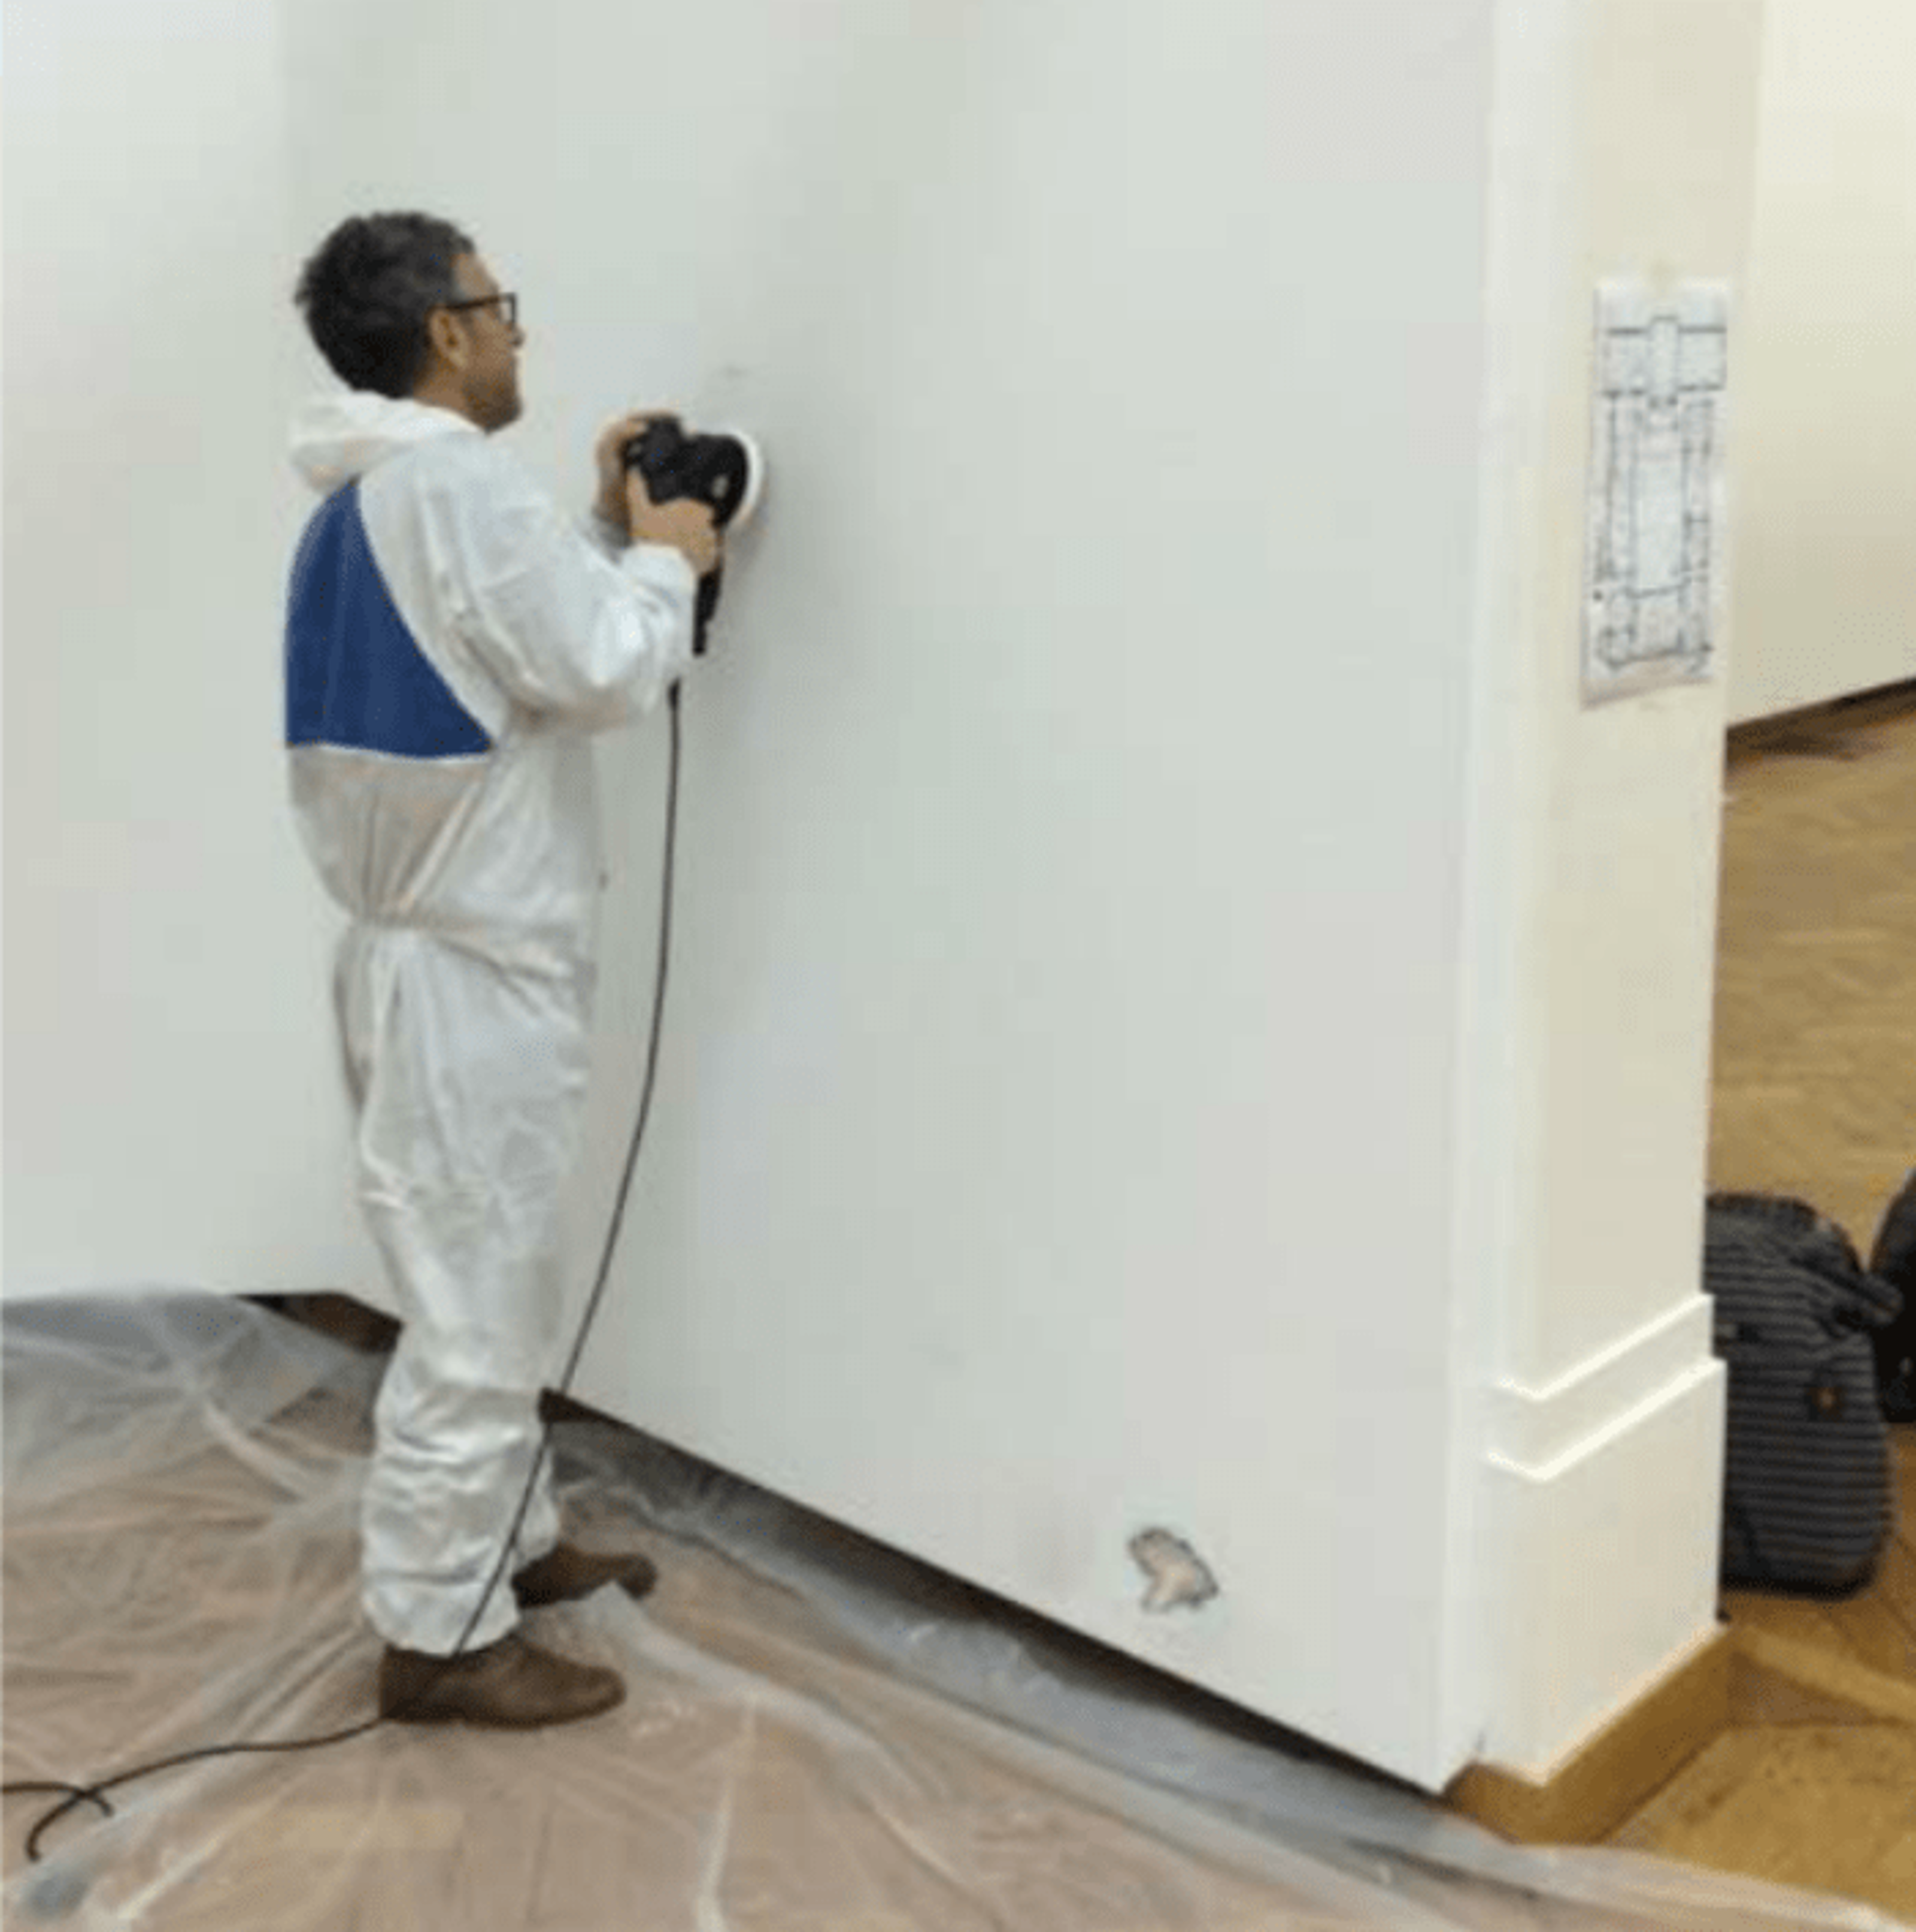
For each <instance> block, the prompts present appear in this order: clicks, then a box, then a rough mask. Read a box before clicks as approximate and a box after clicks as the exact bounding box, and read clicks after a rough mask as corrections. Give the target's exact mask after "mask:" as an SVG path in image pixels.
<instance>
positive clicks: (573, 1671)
mask: <svg viewBox="0 0 1916 1932" xmlns="http://www.w3.org/2000/svg"><path fill="white" fill-rule="evenodd" d="M624 1699H625V1685H624V1684H623V1683H622V1682H621V1681H620V1679H619V1676H618V1673H616V1671H611V1670H601V1668H600V1667H598V1665H596V1664H574V1662H573V1661H571V1658H565V1657H555V1656H554V1655H553V1653H552V1652H550V1651H549V1650H541V1649H539V1647H538V1645H537V1644H533V1643H527V1642H526V1640H525V1639H524V1638H523V1637H521V1636H520V1634H518V1632H517V1631H511V1632H509V1633H508V1634H507V1635H505V1636H504V1637H501V1638H500V1639H499V1641H498V1643H489V1644H487V1646H485V1648H484V1649H483V1650H471V1651H468V1652H466V1653H465V1655H463V1656H460V1657H452V1658H445V1657H434V1656H433V1655H430V1654H429V1653H428V1652H424V1651H418V1650H401V1649H399V1648H398V1646H397V1645H390V1646H388V1648H387V1650H386V1654H385V1656H384V1657H383V1658H381V1660H380V1661H379V1715H380V1716H381V1717H382V1718H391V1720H393V1721H394V1722H396V1723H398V1724H484V1725H487V1726H489V1727H493V1728H494V1729H497V1730H536V1729H537V1728H538V1727H539V1726H541V1725H542V1724H572V1723H574V1722H576V1721H577V1720H578V1719H580V1718H596V1717H598V1715H600V1714H601V1712H606V1711H610V1710H611V1709H613V1708H614V1707H615V1706H616V1705H618V1704H619V1703H622V1702H623V1701H624Z"/></svg>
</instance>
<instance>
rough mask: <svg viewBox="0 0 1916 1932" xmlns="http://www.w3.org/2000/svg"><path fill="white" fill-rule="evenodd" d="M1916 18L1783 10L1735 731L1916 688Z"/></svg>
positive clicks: (1756, 249) (1744, 384)
mask: <svg viewBox="0 0 1916 1932" xmlns="http://www.w3.org/2000/svg"><path fill="white" fill-rule="evenodd" d="M1912 287H1916V8H1912V7H1910V6H1909V5H1908V4H1907V0H1769V7H1768V30H1767V47H1766V51H1765V61H1764V71H1763V84H1762V140H1761V144H1760V147H1759V165H1758V173H1757V196H1756V224H1755V229H1754V233H1753V245H1752V250H1751V255H1750V277H1749V295H1748V302H1747V310H1748V326H1747V330H1746V332H1745V334H1744V339H1743V341H1742V344H1741V348H1740V349H1739V350H1738V359H1739V381H1740V383H1741V391H1742V400H1741V402H1740V404H1739V406H1738V426H1737V442H1738V462H1737V466H1736V471H1735V478H1736V488H1737V491H1738V506H1739V517H1740V520H1739V525H1738V564H1737V568H1736V577H1735V596H1736V605H1737V650H1736V655H1735V658H1734V660H1733V661H1732V664H1731V667H1730V716H1731V718H1732V720H1733V721H1741V720H1743V719H1745V718H1756V717H1762V716H1765V715H1769V714H1771V713H1772V712H1778V711H1786V710H1790V709H1794V708H1795V707H1796V706H1800V705H1804V704H1813V703H1822V702H1824V701H1825V700H1828V699H1830V698H1832V697H1840V696H1842V695H1843V694H1846V693H1847V692H1850V691H1867V690H1869V689H1871V688H1874V687H1876V686H1877V685H1885V684H1891V683H1894V682H1898V681H1900V680H1901V679H1906V678H1911V677H1916V544H1912V542H1911V541H1910V532H1911V531H1912V529H1916V380H1912V376H1911V373H1910V372H1911V370H1912V367H1913V366H1916V301H1912V298H1911V293H1910V291H1911V290H1912Z"/></svg>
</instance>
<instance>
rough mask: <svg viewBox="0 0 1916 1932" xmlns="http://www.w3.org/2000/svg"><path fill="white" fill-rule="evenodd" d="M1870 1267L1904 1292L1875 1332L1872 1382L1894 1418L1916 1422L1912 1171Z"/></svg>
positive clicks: (1915, 1193)
mask: <svg viewBox="0 0 1916 1932" xmlns="http://www.w3.org/2000/svg"><path fill="white" fill-rule="evenodd" d="M1870 1273H1871V1274H1873V1275H1875V1276H1876V1277H1878V1278H1879V1280H1883V1281H1886V1282H1888V1283H1889V1285H1890V1286H1891V1287H1892V1288H1893V1289H1896V1290H1897V1292H1898V1293H1899V1294H1900V1295H1901V1296H1902V1297H1903V1313H1902V1315H1901V1316H1900V1317H1899V1318H1898V1319H1897V1320H1896V1321H1894V1322H1891V1323H1889V1324H1888V1326H1887V1327H1885V1328H1879V1329H1878V1330H1877V1331H1876V1385H1877V1387H1878V1388H1880V1389H1881V1390H1882V1396H1883V1413H1884V1415H1886V1416H1888V1418H1889V1419H1890V1421H1892V1422H1916V1170H1912V1172H1911V1174H1910V1176H1909V1179H1908V1180H1907V1181H1905V1182H1904V1183H1903V1192H1902V1193H1900V1194H1899V1195H1898V1196H1897V1197H1896V1199H1894V1201H1892V1202H1891V1203H1890V1205H1889V1211H1888V1213H1887V1214H1885V1215H1884V1217H1883V1225H1882V1227H1881V1228H1879V1229H1878V1230H1877V1231H1876V1249H1875V1251H1874V1252H1873V1253H1872V1254H1871V1255H1870Z"/></svg>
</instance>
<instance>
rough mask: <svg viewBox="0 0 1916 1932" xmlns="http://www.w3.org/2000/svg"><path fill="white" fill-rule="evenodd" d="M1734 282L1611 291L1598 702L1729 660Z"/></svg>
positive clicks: (1598, 477)
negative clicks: (1722, 642) (1727, 447)
mask: <svg viewBox="0 0 1916 1932" xmlns="http://www.w3.org/2000/svg"><path fill="white" fill-rule="evenodd" d="M1728 379H1729V290H1728V289H1727V288H1726V287H1723V285H1722V284H1714V283H1688V284H1680V285H1679V286H1678V287H1677V288H1675V290H1672V292H1671V293H1669V294H1667V295H1653V294H1652V293H1651V292H1650V290H1648V288H1646V287H1645V286H1644V285H1642V284H1639V283H1633V282H1609V283H1606V284H1603V287H1602V288H1601V289H1600V291H1599V293H1598V297H1597V359H1596V398H1595V416H1594V423H1593V426H1592V436H1591V476H1590V530H1589V545H1588V577H1587V581H1586V586H1585V607H1584V609H1585V617H1584V677H1583V683H1584V696H1585V701H1586V702H1589V703H1594V702H1596V701H1597V700H1601V699H1603V698H1606V697H1621V696H1625V695H1627V694H1630V693H1633V692H1636V691H1642V690H1645V689H1647V688H1652V687H1654V686H1656V685H1663V684H1671V683H1681V682H1693V681H1695V680H1696V679H1702V678H1707V677H1708V676H1711V673H1712V672H1713V671H1714V668H1715V664H1716V659H1717V646H1718V640H1719V637H1720V632H1721V629H1722V625H1723V613H1724V609H1725V596H1726V583H1727V577H1726V562H1727V559H1726V529H1725V523H1726V498H1725V488H1724V472H1723V447H1724V436H1723V429H1724V422H1723V418H1724V411H1725V404H1726V390H1727V384H1728Z"/></svg>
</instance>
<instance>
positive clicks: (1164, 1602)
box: [1130, 1529, 1218, 1611]
mask: <svg viewBox="0 0 1916 1932" xmlns="http://www.w3.org/2000/svg"><path fill="white" fill-rule="evenodd" d="M1130 1550H1131V1554H1132V1556H1133V1557H1134V1558H1135V1559H1136V1561H1137V1564H1138V1568H1139V1569H1141V1570H1142V1571H1144V1574H1145V1575H1146V1576H1147V1577H1149V1578H1150V1589H1147V1591H1146V1592H1144V1608H1145V1609H1146V1610H1160V1611H1162V1610H1178V1609H1180V1608H1188V1609H1191V1610H1195V1609H1196V1608H1197V1607H1198V1605H1199V1604H1208V1603H1209V1602H1210V1600H1211V1599H1212V1598H1213V1597H1215V1596H1216V1595H1217V1593H1218V1586H1217V1579H1216V1577H1213V1575H1212V1574H1211V1573H1210V1567H1209V1565H1207V1564H1206V1563H1205V1562H1204V1559H1202V1558H1201V1556H1199V1555H1198V1553H1197V1552H1196V1551H1195V1550H1193V1549H1192V1547H1191V1546H1190V1544H1188V1543H1186V1541H1184V1540H1183V1538H1182V1537H1177V1536H1174V1535H1172V1534H1171V1532H1170V1531H1169V1530H1168V1529H1146V1530H1141V1531H1139V1532H1138V1534H1137V1535H1135V1536H1134V1537H1133V1538H1132V1539H1131V1543H1130Z"/></svg>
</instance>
